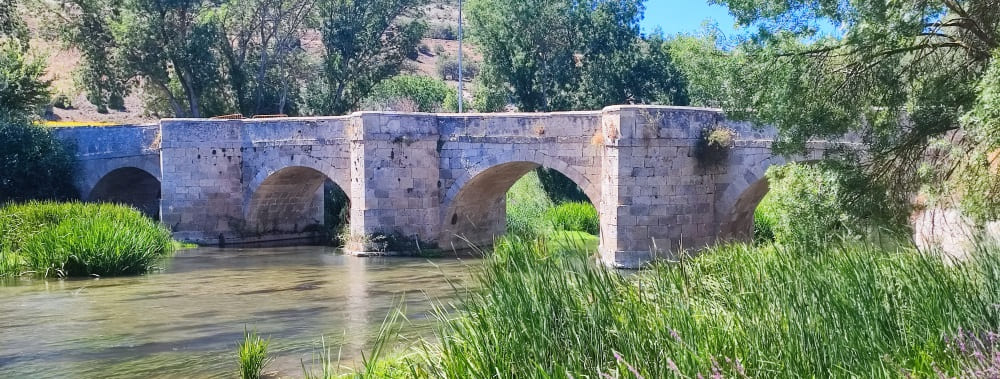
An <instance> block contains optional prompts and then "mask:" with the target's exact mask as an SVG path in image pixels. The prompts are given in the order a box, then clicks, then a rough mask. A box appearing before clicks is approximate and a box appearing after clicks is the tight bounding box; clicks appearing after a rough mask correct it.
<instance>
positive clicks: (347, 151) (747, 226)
mask: <svg viewBox="0 0 1000 379" xmlns="http://www.w3.org/2000/svg"><path fill="white" fill-rule="evenodd" d="M718 127H724V128H730V129H732V130H734V131H735V132H736V139H735V142H734V144H733V146H732V147H731V148H729V149H727V150H726V151H725V153H724V154H723V155H722V156H721V157H720V158H719V159H718V160H717V161H715V162H707V161H706V160H705V159H702V158H699V156H698V155H697V154H696V151H697V145H698V141H699V140H700V139H701V136H702V133H703V130H705V129H711V128H718ZM57 135H59V136H60V137H61V138H63V139H65V140H70V141H72V142H73V143H75V145H76V147H77V149H78V150H77V151H78V154H77V156H78V158H79V162H80V164H79V169H80V174H79V178H80V179H79V181H78V186H79V189H80V191H81V193H82V194H83V197H84V199H85V200H91V201H98V200H106V201H118V202H125V203H130V204H136V205H137V206H138V207H139V208H140V209H142V210H144V211H146V212H147V213H149V214H153V215H155V214H156V212H157V207H156V202H157V199H158V200H159V201H158V202H159V207H158V212H159V216H160V217H161V220H162V221H163V223H165V224H166V225H168V226H169V227H170V228H171V229H172V230H173V232H174V235H175V236H176V238H179V239H182V240H186V241H191V242H197V243H201V244H220V243H228V244H233V243H246V242H255V241H275V240H282V239H294V238H301V237H303V236H305V235H308V233H309V232H310V231H311V230H315V228H316V226H317V224H322V222H323V216H322V204H323V203H322V202H323V196H322V188H323V183H324V182H325V181H326V180H330V181H332V182H333V183H335V184H336V185H337V186H339V187H340V188H342V189H343V190H344V191H345V192H346V193H347V194H348V197H349V198H350V201H351V210H350V212H351V213H350V234H351V238H350V241H349V244H348V250H350V251H353V252H366V251H369V250H372V249H373V248H375V246H374V245H378V243H377V242H378V241H379V238H373V237H376V236H379V235H394V236H396V237H397V238H398V239H403V240H407V241H414V242H417V243H419V244H422V246H428V245H437V246H438V247H440V248H443V249H453V248H454V249H464V248H468V247H469V245H470V244H472V245H477V246H485V245H489V244H491V243H492V241H493V239H494V237H496V236H498V235H501V234H503V233H504V231H505V217H506V214H505V196H504V194H505V193H506V192H507V190H508V189H509V188H510V186H511V185H512V184H513V183H514V182H515V181H517V179H519V178H520V177H521V176H522V175H524V174H526V173H527V172H529V171H530V170H532V169H535V168H537V167H539V166H544V167H548V168H551V169H555V170H558V171H559V172H561V173H563V174H564V175H566V176H567V177H569V178H570V179H572V180H573V181H574V182H575V183H576V184H577V185H579V186H580V188H581V189H583V191H584V192H585V193H586V194H587V196H588V197H589V198H590V200H591V202H593V203H594V205H595V206H596V207H597V208H598V210H599V213H600V218H601V237H600V238H601V247H600V250H601V257H602V259H603V260H604V262H605V263H607V264H608V265H613V266H621V267H636V266H638V265H640V264H642V263H643V262H646V261H648V260H650V259H652V258H654V256H653V255H654V254H661V255H669V254H672V253H671V252H674V251H677V250H678V249H680V248H697V247H701V246H704V245H706V244H709V243H713V242H715V241H717V240H720V239H744V238H747V237H748V236H749V234H750V231H751V228H752V222H753V209H754V208H755V207H756V205H757V203H758V202H759V201H760V199H761V197H763V195H764V194H765V193H766V192H767V181H766V178H765V177H764V173H765V171H766V170H767V168H768V167H769V166H771V165H780V164H784V163H786V162H788V161H791V160H815V159H819V158H821V157H822V155H823V154H824V152H825V148H826V147H827V144H825V143H813V144H811V145H810V146H809V153H808V154H807V156H803V157H795V158H786V157H780V156H775V155H774V154H772V152H771V144H772V141H773V139H774V132H773V130H766V129H765V130H755V129H753V128H751V126H750V125H748V124H746V123H739V122H733V121H729V120H726V119H725V118H724V117H723V115H722V114H721V113H720V112H719V111H717V110H711V109H699V108H684V107H654V106H614V107H609V108H606V109H604V110H602V111H592V112H562V113H530V114H527V113H517V114H515V113H507V114H413V113H373V112H359V113H355V114H352V115H350V116H343V117H313V118H283V119H259V120H205V119H165V120H162V121H160V123H159V125H151V126H125V127H112V128H73V129H61V130H59V131H58V132H57ZM157 184H158V185H157ZM653 252H655V253H653Z"/></svg>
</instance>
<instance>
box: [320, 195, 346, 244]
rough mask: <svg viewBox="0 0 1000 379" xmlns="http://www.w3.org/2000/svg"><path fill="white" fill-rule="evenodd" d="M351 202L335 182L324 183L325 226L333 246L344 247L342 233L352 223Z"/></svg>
mask: <svg viewBox="0 0 1000 379" xmlns="http://www.w3.org/2000/svg"><path fill="white" fill-rule="evenodd" d="M350 210H351V201H350V198H348V197H347V193H345V192H344V190H343V189H341V188H340V186H337V185H336V184H334V183H333V181H330V180H327V181H326V182H325V183H323V225H324V226H325V227H326V233H327V237H328V241H329V242H330V244H332V245H333V246H344V244H345V243H347V241H346V240H345V239H343V233H342V231H343V230H345V229H346V228H347V227H348V225H347V223H348V222H349V221H350V217H351V215H350Z"/></svg>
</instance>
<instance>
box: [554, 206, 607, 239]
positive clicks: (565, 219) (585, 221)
mask: <svg viewBox="0 0 1000 379" xmlns="http://www.w3.org/2000/svg"><path fill="white" fill-rule="evenodd" d="M545 219H546V220H547V221H548V222H549V223H551V224H552V227H553V228H554V229H555V230H561V231H569V232H586V233H590V234H593V235H597V234H598V233H600V231H601V222H600V220H599V219H598V216H597V209H596V208H594V206H593V205H592V204H590V203H588V202H569V203H562V204H559V205H558V206H555V207H553V208H551V209H549V210H548V211H547V212H546V213H545Z"/></svg>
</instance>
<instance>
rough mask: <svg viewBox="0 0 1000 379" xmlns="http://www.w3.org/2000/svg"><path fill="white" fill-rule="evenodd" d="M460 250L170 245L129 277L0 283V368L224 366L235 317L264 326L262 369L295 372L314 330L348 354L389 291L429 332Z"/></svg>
mask: <svg viewBox="0 0 1000 379" xmlns="http://www.w3.org/2000/svg"><path fill="white" fill-rule="evenodd" d="M474 264H475V262H474V261H472V260H470V259H455V258H450V259H448V258H442V259H434V260H427V259H418V258H357V257H349V256H343V255H339V254H338V253H337V251H336V250H334V249H329V248H322V247H295V248H267V249H240V250H236V249H226V250H220V249H213V248H199V249H194V250H185V251H182V252H179V253H178V254H177V255H176V256H175V257H174V258H172V259H171V260H170V261H169V262H168V263H166V265H167V267H166V269H165V270H163V271H162V272H158V273H154V274H149V275H145V276H140V277H128V278H106V279H85V280H18V281H8V282H2V283H0V304H2V305H0V307H2V308H0V377H2V378H8V377H9V378H70V377H71V378H137V377H157V378H159V377H165V378H205V377H234V376H235V375H234V373H235V370H236V359H235V351H236V348H235V346H236V342H237V341H238V340H240V339H241V338H242V334H243V330H244V327H249V328H250V329H253V328H256V329H257V330H258V332H259V333H260V334H261V335H263V336H264V337H265V338H267V337H268V336H270V338H271V351H272V352H273V353H274V355H276V360H275V362H273V363H272V364H271V365H270V366H269V367H268V371H277V372H278V373H279V374H280V375H281V376H282V377H299V376H301V375H302V368H301V365H302V361H303V360H304V361H305V362H306V363H307V364H309V363H310V362H311V361H312V359H313V356H314V355H315V354H316V353H319V352H320V351H321V350H322V349H321V347H320V337H321V336H325V339H326V343H327V345H328V346H332V347H333V353H334V356H336V355H337V351H338V350H341V351H342V353H341V356H342V357H343V358H342V360H343V363H344V364H345V365H353V364H352V362H357V361H359V360H360V356H361V355H360V351H361V350H362V349H364V348H365V347H367V346H370V344H371V341H372V339H373V338H374V335H375V334H377V333H378V329H379V327H380V326H381V324H382V320H383V319H384V318H385V316H386V315H387V314H388V313H389V312H390V311H392V310H394V309H396V308H397V307H398V306H399V305H400V303H403V306H404V307H405V308H404V309H405V314H406V315H407V318H408V319H409V323H408V324H407V325H406V326H405V327H404V334H405V335H407V336H419V335H425V336H426V335H429V334H430V333H431V328H432V323H433V317H432V316H431V315H429V313H428V311H429V310H430V307H431V305H432V302H447V301H449V300H451V299H453V298H454V295H455V292H454V290H453V289H452V287H451V284H449V281H451V282H452V283H461V282H462V281H463V280H465V279H466V278H467V276H468V273H469V271H470V270H471V269H472V266H473V265H474Z"/></svg>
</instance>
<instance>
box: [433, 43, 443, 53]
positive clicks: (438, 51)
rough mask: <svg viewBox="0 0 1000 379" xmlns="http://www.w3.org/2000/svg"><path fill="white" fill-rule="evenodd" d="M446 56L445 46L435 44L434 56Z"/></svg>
mask: <svg viewBox="0 0 1000 379" xmlns="http://www.w3.org/2000/svg"><path fill="white" fill-rule="evenodd" d="M441 54H444V45H442V44H440V43H438V44H434V55H441Z"/></svg>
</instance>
